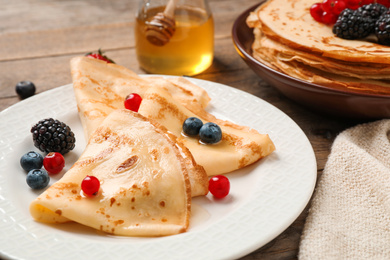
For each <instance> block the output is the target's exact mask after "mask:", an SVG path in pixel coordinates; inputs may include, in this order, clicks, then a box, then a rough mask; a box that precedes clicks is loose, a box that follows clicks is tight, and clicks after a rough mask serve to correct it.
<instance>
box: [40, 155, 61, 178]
mask: <svg viewBox="0 0 390 260" xmlns="http://www.w3.org/2000/svg"><path fill="white" fill-rule="evenodd" d="M64 166H65V159H64V156H62V154H60V153H57V152H51V153H48V154H47V155H46V156H45V158H43V167H45V169H46V171H48V172H49V173H50V174H57V173H59V172H60V171H62V169H63V168H64Z"/></svg>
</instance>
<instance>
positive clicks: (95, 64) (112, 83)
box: [70, 57, 210, 197]
mask: <svg viewBox="0 0 390 260" xmlns="http://www.w3.org/2000/svg"><path fill="white" fill-rule="evenodd" d="M70 66H71V73H72V79H73V89H74V93H75V97H76V102H77V108H78V111H79V117H80V120H81V122H82V125H83V129H84V132H85V136H86V139H87V140H88V139H89V138H90V136H91V134H92V133H93V131H95V130H96V129H97V128H98V127H99V125H100V124H101V123H102V122H103V120H104V119H105V118H106V117H107V116H108V115H110V114H111V113H112V112H113V111H115V110H117V109H122V108H124V100H125V98H126V96H127V95H129V94H131V93H137V94H139V95H140V96H141V97H143V95H144V93H145V92H146V91H147V90H148V89H149V88H151V87H156V88H161V89H164V90H166V91H168V92H169V93H170V94H171V95H172V97H173V98H174V99H175V100H177V101H178V102H180V103H181V104H182V105H183V106H190V105H191V106H195V107H196V106H200V107H205V106H207V104H208V103H209V101H210V97H209V96H208V94H207V92H206V91H205V90H204V89H203V88H200V87H199V86H197V85H195V84H193V83H191V82H190V81H188V80H187V79H185V78H183V77H175V78H167V79H165V78H162V77H140V76H138V75H137V74H135V73H134V72H133V71H131V70H129V69H127V68H125V67H123V66H120V65H117V64H113V63H107V62H104V61H101V60H97V59H91V58H87V57H75V58H73V59H72V60H71V63H70ZM169 136H170V138H171V139H172V141H174V142H176V137H175V136H173V135H169ZM178 145H180V146H182V148H181V149H180V151H181V153H182V154H183V157H184V158H185V161H186V167H187V170H188V172H189V176H190V181H191V190H192V191H191V195H192V196H193V197H195V196H200V195H205V194H207V193H208V178H207V175H206V172H205V170H204V169H203V167H202V166H200V165H199V164H197V162H196V161H195V160H194V159H193V156H192V154H191V153H190V152H189V150H188V149H187V148H186V147H183V145H182V144H178Z"/></svg>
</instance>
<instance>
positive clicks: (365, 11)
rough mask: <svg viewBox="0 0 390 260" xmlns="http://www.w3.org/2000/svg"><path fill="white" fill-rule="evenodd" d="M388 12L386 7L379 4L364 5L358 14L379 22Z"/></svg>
mask: <svg viewBox="0 0 390 260" xmlns="http://www.w3.org/2000/svg"><path fill="white" fill-rule="evenodd" d="M386 11H387V8H386V7H385V6H384V5H381V4H377V3H373V4H368V5H363V6H361V7H359V8H358V9H357V12H359V13H361V14H362V15H363V16H366V17H371V18H372V19H374V20H377V19H378V18H379V17H380V16H381V15H382V14H383V13H385V12H386Z"/></svg>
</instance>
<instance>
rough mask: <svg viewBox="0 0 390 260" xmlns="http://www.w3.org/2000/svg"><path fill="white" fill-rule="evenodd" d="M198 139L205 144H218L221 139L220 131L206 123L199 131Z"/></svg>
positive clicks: (218, 128) (215, 125)
mask: <svg viewBox="0 0 390 260" xmlns="http://www.w3.org/2000/svg"><path fill="white" fill-rule="evenodd" d="M199 138H200V141H202V142H203V143H206V144H215V143H218V142H219V141H221V139H222V130H221V128H220V127H219V126H218V125H217V124H215V123H212V122H209V123H206V124H204V125H203V126H202V127H201V128H200V130H199Z"/></svg>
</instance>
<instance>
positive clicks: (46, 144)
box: [31, 118, 76, 154]
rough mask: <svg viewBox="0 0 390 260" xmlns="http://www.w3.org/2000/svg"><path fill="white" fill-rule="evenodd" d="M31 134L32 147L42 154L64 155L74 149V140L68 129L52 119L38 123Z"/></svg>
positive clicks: (63, 124)
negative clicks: (56, 153)
mask: <svg viewBox="0 0 390 260" xmlns="http://www.w3.org/2000/svg"><path fill="white" fill-rule="evenodd" d="M31 133H32V137H33V141H34V146H35V147H37V148H38V149H39V150H41V151H42V152H46V153H50V152H59V153H61V154H66V153H67V152H69V151H70V150H72V149H73V148H74V147H75V142H76V138H75V136H74V133H73V132H72V130H71V129H70V127H69V126H67V125H66V124H65V123H63V122H60V121H58V120H55V119H53V118H48V119H43V120H41V121H39V122H38V123H37V124H35V125H34V126H33V127H32V128H31Z"/></svg>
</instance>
